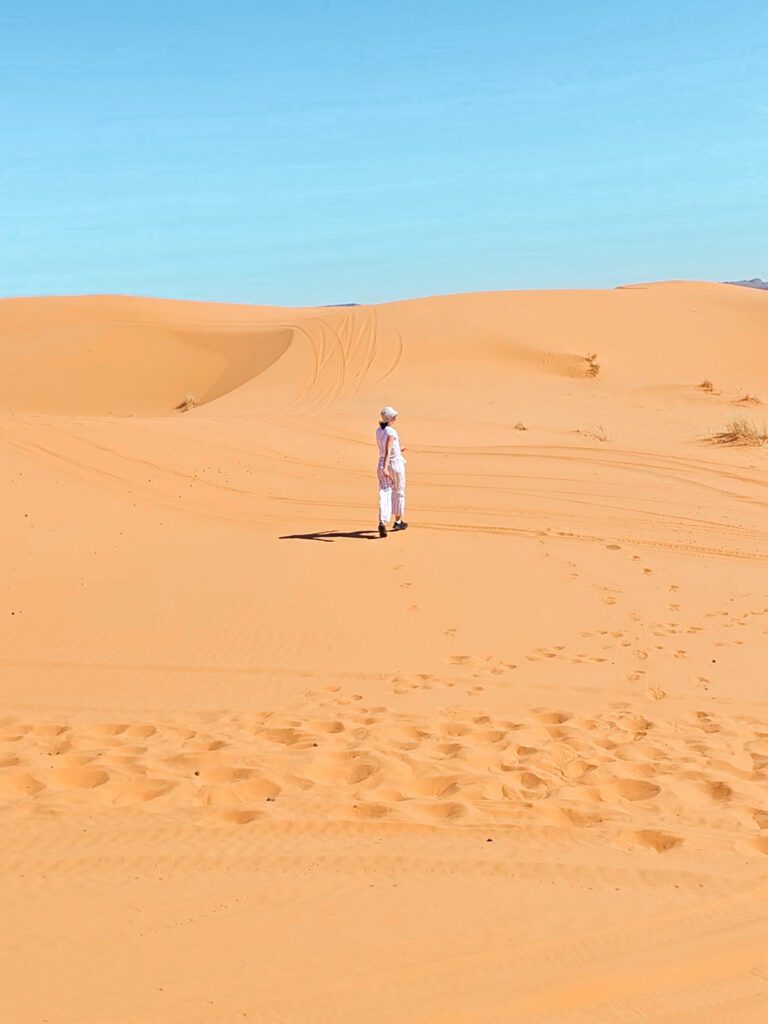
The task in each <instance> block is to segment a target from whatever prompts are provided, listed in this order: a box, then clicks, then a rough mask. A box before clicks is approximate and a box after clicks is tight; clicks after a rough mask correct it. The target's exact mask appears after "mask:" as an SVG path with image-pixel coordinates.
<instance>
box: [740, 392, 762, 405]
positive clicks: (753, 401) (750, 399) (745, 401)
mask: <svg viewBox="0 0 768 1024" xmlns="http://www.w3.org/2000/svg"><path fill="white" fill-rule="evenodd" d="M736 404H737V405H761V404H762V403H761V401H760V399H759V398H758V397H757V395H751V394H750V393H749V392H747V394H746V395H744V397H743V398H740V399H739V400H738V401H737V403H736Z"/></svg>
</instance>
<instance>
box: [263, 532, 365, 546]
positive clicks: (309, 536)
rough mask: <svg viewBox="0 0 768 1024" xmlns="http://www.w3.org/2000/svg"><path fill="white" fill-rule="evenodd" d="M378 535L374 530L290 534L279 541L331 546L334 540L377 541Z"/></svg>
mask: <svg viewBox="0 0 768 1024" xmlns="http://www.w3.org/2000/svg"><path fill="white" fill-rule="evenodd" d="M378 539H379V534H378V532H377V531H376V530H352V531H351V532H349V533H345V532H343V531H342V530H325V531H322V532H318V533H290V534H288V535H287V536H285V537H281V538H280V540H320V541H323V543H325V544H332V543H333V542H334V541H335V540H378Z"/></svg>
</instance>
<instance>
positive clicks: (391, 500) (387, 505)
mask: <svg viewBox="0 0 768 1024" xmlns="http://www.w3.org/2000/svg"><path fill="white" fill-rule="evenodd" d="M389 472H390V474H391V479H390V480H387V478H386V477H385V476H384V463H383V462H380V463H379V470H378V476H379V522H380V523H388V522H389V520H390V519H391V518H392V516H394V517H395V518H396V519H399V518H400V517H401V516H402V515H404V514H405V463H404V462H395V463H392V462H390V464H389Z"/></svg>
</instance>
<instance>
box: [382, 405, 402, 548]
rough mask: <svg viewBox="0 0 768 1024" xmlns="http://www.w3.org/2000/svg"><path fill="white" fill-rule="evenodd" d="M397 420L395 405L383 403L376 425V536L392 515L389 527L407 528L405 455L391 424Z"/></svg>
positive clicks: (383, 532) (385, 532)
mask: <svg viewBox="0 0 768 1024" xmlns="http://www.w3.org/2000/svg"><path fill="white" fill-rule="evenodd" d="M396 420H397V409H393V408H392V406H391V405H385V406H384V408H383V409H382V410H381V414H380V417H379V425H378V427H377V428H376V442H377V444H378V446H379V466H378V477H379V536H380V537H386V536H387V523H388V522H389V520H390V519H391V518H392V514H393V513H394V516H395V525H394V526H393V527H392V530H393V531H396V530H407V529H408V523H406V522H404V520H403V512H405V459H404V458H403V451H404V449H401V448H400V435H399V434H398V432H397V431H396V430H395V428H394V427H393V426H392V424H393V423H394V422H395V421H396Z"/></svg>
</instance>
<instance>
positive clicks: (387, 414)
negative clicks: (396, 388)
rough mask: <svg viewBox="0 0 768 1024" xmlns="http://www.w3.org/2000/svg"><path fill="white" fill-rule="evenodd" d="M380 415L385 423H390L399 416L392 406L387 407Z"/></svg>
mask: <svg viewBox="0 0 768 1024" xmlns="http://www.w3.org/2000/svg"><path fill="white" fill-rule="evenodd" d="M380 415H381V418H382V421H383V422H384V423H389V422H390V421H391V420H393V419H394V418H395V416H397V409H393V408H392V406H391V405H385V406H384V408H383V409H382V410H381V413H380Z"/></svg>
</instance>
